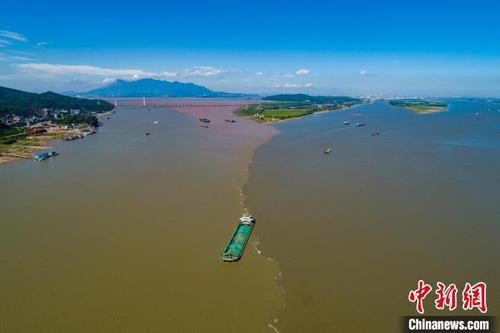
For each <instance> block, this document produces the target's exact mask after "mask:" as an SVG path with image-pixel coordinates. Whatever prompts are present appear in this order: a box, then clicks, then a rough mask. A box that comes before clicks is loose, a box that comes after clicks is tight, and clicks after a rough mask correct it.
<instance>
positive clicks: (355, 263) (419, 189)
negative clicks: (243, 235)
mask: <svg viewBox="0 0 500 333" xmlns="http://www.w3.org/2000/svg"><path fill="white" fill-rule="evenodd" d="M449 103H450V109H449V110H448V111H446V112H442V113H435V114H427V115H416V114H414V113H411V112H408V111H406V110H403V109H396V108H393V107H391V106H389V105H388V104H386V103H374V104H370V105H363V106H359V107H355V108H353V109H350V110H348V111H342V112H331V113H322V114H317V115H313V116H311V117H307V118H304V119H300V120H292V121H287V122H284V123H280V124H278V125H276V127H277V128H279V129H280V130H281V133H280V134H279V135H278V136H276V137H274V138H273V139H271V140H270V141H269V142H268V143H267V144H265V145H264V146H262V147H260V148H259V149H258V150H257V152H256V154H255V155H254V158H253V164H252V166H251V169H250V172H251V178H250V181H249V183H248V184H247V186H246V188H245V190H246V193H247V197H248V205H249V207H250V209H251V211H252V213H253V214H255V215H256V216H258V218H259V227H258V228H257V230H256V233H257V234H259V236H260V239H261V248H262V252H263V255H266V256H269V257H272V258H274V259H275V260H277V261H278V262H279V264H280V269H281V271H282V281H281V283H282V285H283V287H284V289H285V290H286V302H287V305H286V307H285V308H284V310H283V311H282V312H281V314H280V316H279V322H278V323H277V324H276V326H277V327H278V328H279V329H280V330H281V331H282V332H306V331H309V332H397V331H398V330H399V324H400V316H402V315H414V314H416V311H415V305H414V304H411V303H409V301H408V300H407V295H408V292H409V290H410V289H415V288H416V284H417V281H418V279H423V280H425V281H426V282H427V283H430V284H431V285H434V286H435V283H436V282H437V281H443V282H446V283H452V282H454V283H456V284H457V285H458V286H459V290H460V291H461V290H462V288H463V285H464V283H465V282H477V281H484V282H486V283H488V288H489V289H488V306H489V309H490V312H489V313H490V314H493V315H494V314H498V307H499V306H500V284H499V283H498V281H500V266H499V265H498V262H499V259H500V258H499V253H500V243H499V242H498V239H499V237H500V205H499V199H500V111H498V110H500V105H499V104H487V103H482V102H469V101H464V100H450V101H449ZM476 112H479V113H480V114H479V116H477V115H476ZM344 121H350V123H351V125H349V126H344V125H343V122H344ZM356 122H363V123H366V126H365V127H355V126H354V124H355V123H356ZM377 132H379V133H380V135H373V136H372V135H371V134H374V133H377ZM328 147H333V149H334V150H333V152H332V153H331V154H329V155H325V154H323V151H324V150H325V149H326V148H328ZM433 296H434V294H433V295H431V296H429V297H428V299H427V300H426V303H425V307H426V313H434V314H435V313H436V311H432V308H433V307H434V306H433V305H434V304H433V300H434V297H433ZM458 301H459V307H460V305H461V299H460V298H459V300H458ZM445 313H447V314H460V313H461V312H460V311H459V310H456V311H455V312H453V313H450V312H445ZM469 314H473V315H479V314H480V313H479V312H478V311H477V310H476V311H475V312H474V311H472V312H470V313H469Z"/></svg>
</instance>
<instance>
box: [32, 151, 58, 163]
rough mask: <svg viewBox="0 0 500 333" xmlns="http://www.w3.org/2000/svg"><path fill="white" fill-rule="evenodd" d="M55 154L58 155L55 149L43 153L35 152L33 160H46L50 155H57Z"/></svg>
mask: <svg viewBox="0 0 500 333" xmlns="http://www.w3.org/2000/svg"><path fill="white" fill-rule="evenodd" d="M57 155H59V154H58V153H56V152H55V151H50V152H44V153H40V154H36V155H35V161H36V162H40V161H43V160H46V159H48V158H51V157H54V156H57Z"/></svg>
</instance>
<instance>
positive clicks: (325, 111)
mask: <svg viewBox="0 0 500 333" xmlns="http://www.w3.org/2000/svg"><path fill="white" fill-rule="evenodd" d="M365 104H368V103H360V104H355V105H351V106H342V107H341V108H338V109H333V110H321V111H317V112H313V113H311V114H307V115H304V116H298V117H290V118H284V119H276V120H265V119H259V118H257V117H254V116H245V115H240V114H238V113H237V111H238V109H235V110H234V114H235V115H236V116H238V117H240V118H246V119H250V120H252V121H254V122H256V123H258V124H278V123H282V122H285V121H289V120H294V119H304V118H307V117H310V116H313V115H315V114H321V113H327V112H338V111H345V110H348V109H352V108H354V107H357V106H360V105H365Z"/></svg>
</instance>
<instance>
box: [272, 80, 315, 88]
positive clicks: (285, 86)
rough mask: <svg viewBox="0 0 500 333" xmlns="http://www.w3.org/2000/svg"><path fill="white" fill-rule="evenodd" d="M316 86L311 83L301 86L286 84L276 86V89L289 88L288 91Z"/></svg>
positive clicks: (298, 84)
mask: <svg viewBox="0 0 500 333" xmlns="http://www.w3.org/2000/svg"><path fill="white" fill-rule="evenodd" d="M312 87H315V85H314V84H313V83H311V82H308V83H305V84H300V83H288V82H287V83H284V84H275V85H274V88H288V89H299V88H312Z"/></svg>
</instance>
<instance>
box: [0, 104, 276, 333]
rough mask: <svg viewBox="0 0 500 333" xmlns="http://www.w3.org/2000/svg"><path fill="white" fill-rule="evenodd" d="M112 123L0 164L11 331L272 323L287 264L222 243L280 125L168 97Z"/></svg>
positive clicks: (5, 301)
mask: <svg viewBox="0 0 500 333" xmlns="http://www.w3.org/2000/svg"><path fill="white" fill-rule="evenodd" d="M179 103H181V102H178V103H177V104H179ZM204 103H209V102H206V101H204ZM217 103H220V101H219V102H217ZM191 104H192V103H191ZM146 110H147V109H146ZM200 110H201V111H200ZM207 110H208V111H207ZM212 110H213V108H209V109H206V110H204V109H203V108H198V109H197V111H200V112H205V113H208V114H209V116H210V114H211V111H212ZM223 111H224V110H223ZM226 111H227V110H226ZM226 113H228V112H226ZM229 115H231V112H230V110H229ZM214 117H215V116H214ZM103 121H104V126H102V127H101V128H100V129H99V133H98V134H96V135H93V136H89V137H87V138H85V139H83V140H78V141H74V142H54V143H53V144H52V146H53V148H54V149H55V150H57V151H58V152H59V153H60V155H59V156H57V157H56V158H53V159H50V160H46V161H43V162H40V163H35V162H33V161H16V162H12V163H7V164H4V165H2V166H1V167H0V184H1V191H0V205H1V219H0V220H1V223H0V281H1V283H0V299H1V300H2V301H1V302H0V332H26V333H29V332H49V333H55V332H64V333H67V332H234V331H235V330H237V331H239V332H268V331H269V328H268V323H269V322H270V321H271V320H272V319H273V317H274V314H275V312H276V310H278V309H279V308H280V307H281V304H282V302H283V300H282V293H281V291H280V289H279V288H278V286H277V285H276V283H275V277H276V275H277V266H276V264H275V263H273V262H271V261H269V260H267V259H266V258H264V257H262V256H259V255H258V253H257V251H255V250H253V247H252V246H251V245H249V248H248V249H247V251H246V253H245V256H244V260H241V261H240V262H238V263H237V264H223V263H222V262H221V261H220V258H219V254H220V252H221V251H222V248H223V247H224V245H225V243H226V242H227V239H228V237H229V236H230V235H231V233H232V232H233V230H234V227H235V225H236V222H237V219H238V218H239V217H240V216H241V214H242V212H243V211H244V207H243V205H242V200H241V195H240V192H241V185H242V184H243V183H244V182H245V180H246V177H247V174H246V168H247V166H248V164H249V162H250V158H251V153H252V152H253V149H254V148H255V147H256V146H257V145H258V144H261V143H262V142H263V140H264V139H265V138H266V137H269V136H270V135H272V134H273V133H274V131H273V130H272V129H270V128H266V127H262V126H259V125H258V124H256V123H254V122H252V121H250V120H246V119H238V122H237V123H236V124H228V123H225V122H224V119H222V120H220V119H219V121H217V119H214V120H213V123H212V124H211V125H213V126H212V127H213V128H212V127H211V128H208V129H205V128H201V127H200V125H199V122H198V120H197V119H196V118H195V117H192V116H189V115H188V114H186V113H180V112H174V111H172V110H170V109H168V108H167V109H155V108H152V109H150V110H149V111H145V109H143V108H141V107H125V108H119V109H118V112H117V113H116V114H114V115H112V116H111V119H109V120H108V119H106V117H104V118H103ZM154 122H158V123H157V124H155V123H154ZM229 126H232V127H229ZM226 127H227V128H226ZM236 129H237V130H236ZM146 132H149V133H151V135H150V136H146V135H145V133H146ZM236 134H237V135H236Z"/></svg>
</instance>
